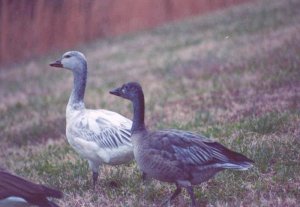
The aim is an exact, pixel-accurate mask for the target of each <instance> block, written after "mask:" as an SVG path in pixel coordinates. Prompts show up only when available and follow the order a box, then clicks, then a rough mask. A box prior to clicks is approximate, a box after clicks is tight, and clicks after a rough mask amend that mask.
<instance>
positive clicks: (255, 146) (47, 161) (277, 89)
mask: <svg viewBox="0 0 300 207" xmlns="http://www.w3.org/2000/svg"><path fill="white" fill-rule="evenodd" d="M299 10H300V2H299V1H298V0H289V1H280V0H263V1H256V2H252V3H249V4H242V5H239V6H235V7H231V8H228V9H225V10H220V11H217V12H212V13H210V14H206V15H203V16H199V17H195V18H192V19H188V20H185V21H182V22H177V23H173V24H169V25H167V26H164V27H160V28H157V29H155V30H150V31H145V32H140V33H134V34H130V35H126V36H122V37H118V38H108V39H104V40H100V41H97V42H93V43H91V44H89V45H82V46H81V47H80V48H77V49H78V50H80V51H82V52H83V53H85V54H86V56H87V58H88V67H89V74H88V83H87V89H86V94H85V103H86V106H87V107H88V108H105V109H109V110H113V111H117V112H119V113H121V114H123V115H125V116H127V117H132V111H131V105H130V103H129V102H128V101H125V100H122V99H119V98H116V97H115V96H112V95H110V94H109V93H108V91H109V90H110V89H112V88H115V87H117V86H120V85H121V84H123V83H125V82H128V81H139V82H140V83H141V84H142V86H143V87H144V92H145V98H146V123H147V126H148V128H150V129H160V128H179V129H184V130H189V131H196V132H199V133H202V134H204V135H206V136H207V137H211V138H213V139H215V140H217V141H219V142H221V143H222V144H224V145H225V146H227V147H229V148H231V149H234V150H236V151H239V152H242V153H243V154H245V155H247V156H248V157H250V158H252V159H253V160H255V167H254V168H252V169H250V170H249V171H245V172H236V171H224V172H222V173H219V174H218V175H217V176H216V177H215V178H214V179H212V180H210V181H209V182H207V183H204V184H202V185H199V186H197V187H195V192H196V198H197V201H198V204H199V205H200V206H205V205H206V206H297V205H299V203H300V173H299V172H300V152H299V149H300V127H299V124H300V35H299V32H300V12H299ZM60 55H61V54H53V55H51V56H47V57H44V58H40V59H36V60H31V61H29V62H25V63H23V64H18V65H13V66H10V67H9V68H1V70H0V88H1V90H0V97H1V101H0V117H1V119H0V140H1V146H0V165H3V166H5V167H7V168H8V169H9V170H11V171H12V172H15V173H16V174H18V175H21V176H24V177H27V178H29V179H30V180H33V181H36V182H40V183H43V184H46V185H49V186H55V187H57V188H59V189H61V190H62V191H63V192H64V198H63V199H61V200H57V203H58V204H59V205H60V206H62V207H69V206H73V207H92V206H158V205H159V204H160V203H161V201H162V200H164V199H165V198H166V196H169V195H170V194H171V192H172V191H173V190H174V189H175V187H174V186H173V185H170V184H167V183H161V182H157V181H151V182H146V183H143V182H142V180H141V175H140V173H139V172H138V169H137V166H136V165H135V163H134V162H132V163H130V164H128V165H122V166H118V167H111V166H103V167H102V168H101V172H100V182H99V183H98V185H97V187H96V189H95V191H93V190H92V183H91V172H90V170H89V169H88V164H87V162H86V161H85V160H83V159H81V158H80V157H79V156H78V155H77V154H76V153H75V152H74V151H73V150H72V148H70V146H69V144H68V143H67V141H66V138H65V108H66V104H67V101H68V98H69V94H70V92H71V88H72V81H73V79H72V74H71V73H70V72H69V71H67V70H62V69H56V68H51V67H49V66H48V64H49V63H50V62H52V61H54V60H56V59H57V58H58V57H59V56H60ZM189 201H190V199H189V196H188V194H187V193H186V192H185V191H184V193H183V194H181V195H180V196H179V197H178V198H177V199H176V200H175V201H174V202H173V205H174V206H187V205H188V204H189Z"/></svg>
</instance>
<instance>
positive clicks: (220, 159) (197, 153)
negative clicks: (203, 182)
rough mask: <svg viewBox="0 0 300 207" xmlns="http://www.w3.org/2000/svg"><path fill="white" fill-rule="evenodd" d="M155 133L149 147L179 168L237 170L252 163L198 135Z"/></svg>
mask: <svg viewBox="0 0 300 207" xmlns="http://www.w3.org/2000/svg"><path fill="white" fill-rule="evenodd" d="M155 133H157V136H156V135H155V136H153V137H155V138H156V139H153V142H152V146H151V147H152V148H154V149H157V150H159V151H161V152H160V153H161V154H162V155H163V156H164V157H165V158H167V159H170V161H172V160H176V163H177V166H178V167H180V168H182V167H183V168H184V167H195V168H198V167H199V166H201V167H205V166H209V167H216V168H218V167H220V168H235V169H238V168H243V167H245V166H243V163H244V164H246V165H248V164H249V163H251V162H253V161H252V160H250V159H248V158H247V157H245V156H244V155H241V154H239V153H236V152H234V151H231V150H229V149H227V148H226V147H224V146H223V145H221V144H219V143H217V142H214V141H212V140H209V139H207V138H206V137H204V136H202V135H199V134H195V133H191V132H186V131H180V130H164V131H159V132H155ZM158 139H160V140H158ZM157 143H159V144H157ZM247 163H248V164H247Z"/></svg>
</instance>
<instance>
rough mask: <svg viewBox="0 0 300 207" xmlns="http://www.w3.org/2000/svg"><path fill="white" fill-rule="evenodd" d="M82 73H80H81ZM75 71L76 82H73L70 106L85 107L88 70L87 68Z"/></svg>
mask: <svg viewBox="0 0 300 207" xmlns="http://www.w3.org/2000/svg"><path fill="white" fill-rule="evenodd" d="M79 71H80V72H79ZM79 71H73V76H74V81H73V89H72V93H71V96H70V98H69V103H68V104H69V105H71V106H74V107H75V106H76V107H80V106H82V105H83V106H84V104H83V99H84V92H85V87H86V79H87V70H86V66H85V70H79Z"/></svg>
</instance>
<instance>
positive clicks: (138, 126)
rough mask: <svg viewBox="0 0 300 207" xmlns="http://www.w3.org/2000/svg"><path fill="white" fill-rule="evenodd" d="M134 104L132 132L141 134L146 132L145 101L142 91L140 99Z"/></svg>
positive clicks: (137, 98) (133, 101) (134, 101)
mask: <svg viewBox="0 0 300 207" xmlns="http://www.w3.org/2000/svg"><path fill="white" fill-rule="evenodd" d="M132 103H133V123H132V128H131V132H132V133H134V132H140V131H144V130H146V127H145V120H144V116H145V100H144V94H143V92H142V91H141V93H140V94H139V96H138V97H136V98H135V99H134V100H132Z"/></svg>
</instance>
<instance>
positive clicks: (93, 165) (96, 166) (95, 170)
mask: <svg viewBox="0 0 300 207" xmlns="http://www.w3.org/2000/svg"><path fill="white" fill-rule="evenodd" d="M88 163H89V166H90V169H91V170H92V172H93V189H94V190H95V186H96V183H97V180H98V176H99V173H98V171H99V165H100V164H98V163H94V162H92V161H90V160H88Z"/></svg>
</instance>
